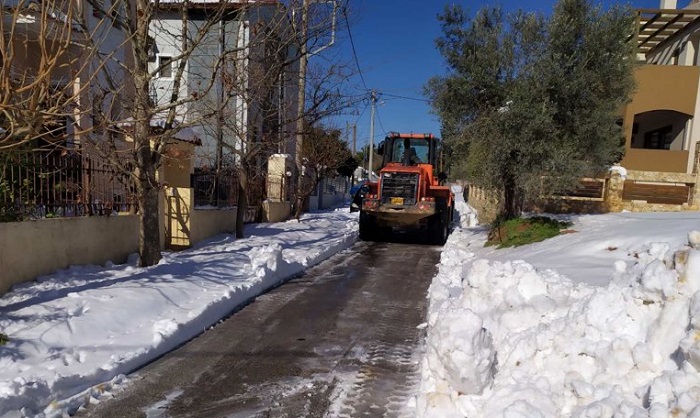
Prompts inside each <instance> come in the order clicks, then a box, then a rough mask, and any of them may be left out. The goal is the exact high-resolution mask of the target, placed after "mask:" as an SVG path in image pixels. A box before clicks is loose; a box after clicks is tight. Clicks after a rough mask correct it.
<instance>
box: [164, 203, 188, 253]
mask: <svg viewBox="0 0 700 418" xmlns="http://www.w3.org/2000/svg"><path fill="white" fill-rule="evenodd" d="M167 202H168V207H167V208H166V211H165V212H166V215H165V216H166V220H165V248H168V249H172V250H180V249H183V248H188V247H189V246H190V245H191V243H190V230H189V219H188V218H189V212H188V209H187V208H186V207H185V205H184V204H183V201H182V198H181V197H180V196H177V195H175V196H167Z"/></svg>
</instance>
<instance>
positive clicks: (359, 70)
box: [343, 7, 369, 90]
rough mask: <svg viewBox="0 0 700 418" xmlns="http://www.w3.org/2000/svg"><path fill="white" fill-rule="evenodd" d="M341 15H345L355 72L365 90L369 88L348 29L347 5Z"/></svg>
mask: <svg viewBox="0 0 700 418" xmlns="http://www.w3.org/2000/svg"><path fill="white" fill-rule="evenodd" d="M343 16H345V27H346V28H348V36H349V37H350V46H351V47H352V56H353V57H354V59H355V65H356V66H357V72H358V73H359V74H360V80H362V85H363V86H364V87H365V90H369V88H367V83H366V82H365V77H364V75H363V74H362V68H361V67H360V61H359V60H358V59H357V50H356V49H355V40H354V39H353V37H352V31H351V30H350V21H349V19H348V9H347V7H343Z"/></svg>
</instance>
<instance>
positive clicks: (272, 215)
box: [262, 200, 292, 222]
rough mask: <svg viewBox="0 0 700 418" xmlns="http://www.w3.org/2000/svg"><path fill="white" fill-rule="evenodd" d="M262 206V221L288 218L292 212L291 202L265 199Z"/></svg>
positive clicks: (280, 220)
mask: <svg viewBox="0 0 700 418" xmlns="http://www.w3.org/2000/svg"><path fill="white" fill-rule="evenodd" d="M262 206H263V222H282V221H286V220H287V219H289V216H290V215H291V213H292V203H291V202H271V201H269V200H266V201H264V202H263V204H262Z"/></svg>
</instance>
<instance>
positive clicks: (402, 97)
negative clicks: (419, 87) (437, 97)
mask: <svg viewBox="0 0 700 418" xmlns="http://www.w3.org/2000/svg"><path fill="white" fill-rule="evenodd" d="M382 95H384V96H387V97H391V98H395V99H405V100H415V101H417V102H425V103H431V101H430V100H428V99H419V98H417V97H408V96H399V95H397V94H390V93H382Z"/></svg>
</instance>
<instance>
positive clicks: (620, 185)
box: [605, 171, 625, 212]
mask: <svg viewBox="0 0 700 418" xmlns="http://www.w3.org/2000/svg"><path fill="white" fill-rule="evenodd" d="M605 185H606V188H605V205H606V207H607V209H608V211H610V212H622V209H623V204H622V192H623V191H624V189H625V179H624V177H622V176H621V175H620V173H618V172H615V171H613V172H612V173H610V177H609V178H608V179H606V182H605Z"/></svg>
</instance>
